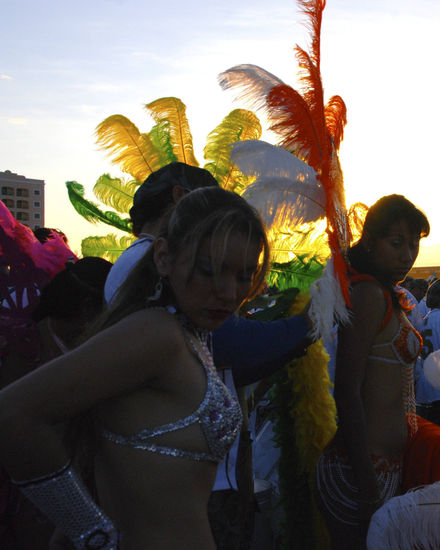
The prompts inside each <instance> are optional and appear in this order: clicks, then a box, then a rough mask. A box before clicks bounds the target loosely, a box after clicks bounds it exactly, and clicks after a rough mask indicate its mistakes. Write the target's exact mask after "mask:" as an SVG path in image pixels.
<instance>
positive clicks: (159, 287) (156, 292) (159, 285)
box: [147, 276, 163, 304]
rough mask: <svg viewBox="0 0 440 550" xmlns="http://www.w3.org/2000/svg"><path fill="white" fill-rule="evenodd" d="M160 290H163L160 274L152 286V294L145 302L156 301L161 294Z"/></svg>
mask: <svg viewBox="0 0 440 550" xmlns="http://www.w3.org/2000/svg"><path fill="white" fill-rule="evenodd" d="M162 290H163V277H162V276H160V277H159V280H158V281H157V283H156V285H155V287H154V294H153V295H152V296H149V297H148V298H147V304H148V303H149V302H157V300H159V298H160V297H161V296H162Z"/></svg>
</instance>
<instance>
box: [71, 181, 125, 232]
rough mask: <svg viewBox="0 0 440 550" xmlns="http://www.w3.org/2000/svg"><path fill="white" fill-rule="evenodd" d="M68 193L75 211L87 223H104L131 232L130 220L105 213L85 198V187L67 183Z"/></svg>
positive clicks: (72, 182)
mask: <svg viewBox="0 0 440 550" xmlns="http://www.w3.org/2000/svg"><path fill="white" fill-rule="evenodd" d="M66 187H67V193H68V195H69V199H70V202H71V204H72V206H73V207H74V208H75V210H76V211H77V212H78V214H80V215H81V216H82V217H83V218H85V219H86V220H87V221H89V222H92V223H97V222H102V223H106V224H107V225H112V226H113V227H116V228H117V229H120V230H121V231H127V232H128V233H129V232H130V229H131V228H130V220H129V219H123V218H121V217H119V216H118V215H117V214H116V213H115V212H110V211H108V212H103V211H102V210H101V209H100V208H99V207H98V206H97V205H96V204H95V203H93V202H91V201H88V200H87V199H86V198H85V197H84V187H83V186H82V185H81V184H80V183H78V182H76V181H66Z"/></svg>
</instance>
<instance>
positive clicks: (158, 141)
mask: <svg viewBox="0 0 440 550" xmlns="http://www.w3.org/2000/svg"><path fill="white" fill-rule="evenodd" d="M149 135H150V139H151V142H152V144H153V145H154V147H155V148H156V149H157V151H158V153H159V164H160V165H161V166H165V165H167V164H170V163H171V162H174V161H176V160H177V157H176V155H175V154H174V153H173V144H172V142H171V136H170V132H169V122H168V121H163V122H159V123H158V124H155V125H154V126H153V128H151V130H150V133H149Z"/></svg>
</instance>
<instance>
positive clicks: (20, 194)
mask: <svg viewBox="0 0 440 550" xmlns="http://www.w3.org/2000/svg"><path fill="white" fill-rule="evenodd" d="M17 197H29V189H22V188H21V187H19V188H18V189H17Z"/></svg>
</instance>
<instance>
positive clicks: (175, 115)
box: [145, 97, 199, 166]
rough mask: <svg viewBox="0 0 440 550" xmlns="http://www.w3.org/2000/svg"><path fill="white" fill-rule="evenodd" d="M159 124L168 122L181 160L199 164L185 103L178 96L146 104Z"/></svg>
mask: <svg viewBox="0 0 440 550" xmlns="http://www.w3.org/2000/svg"><path fill="white" fill-rule="evenodd" d="M145 108H146V109H147V111H148V112H149V113H150V115H151V116H152V118H153V119H154V121H155V122H156V123H157V124H161V123H164V122H166V123H167V130H168V132H169V135H170V142H171V143H172V146H173V154H174V155H175V157H176V159H177V160H178V161H180V162H185V163H186V164H190V165H191V166H198V165H199V163H198V162H197V160H196V158H195V156H194V150H193V142H192V135H191V131H190V128H189V124H188V119H187V118H186V107H185V104H184V103H183V102H182V101H181V100H180V99H178V98H177V97H162V98H160V99H156V100H155V101H153V102H151V103H148V104H147V105H145Z"/></svg>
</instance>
